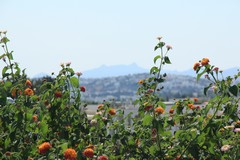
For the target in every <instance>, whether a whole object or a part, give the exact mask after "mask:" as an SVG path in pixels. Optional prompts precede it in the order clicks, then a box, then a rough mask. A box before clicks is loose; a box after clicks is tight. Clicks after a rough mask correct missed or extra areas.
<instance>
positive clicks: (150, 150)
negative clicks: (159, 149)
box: [149, 146, 156, 156]
mask: <svg viewBox="0 0 240 160" xmlns="http://www.w3.org/2000/svg"><path fill="white" fill-rule="evenodd" d="M149 152H150V154H151V155H152V156H154V154H155V152H156V147H155V146H151V147H150V148H149Z"/></svg>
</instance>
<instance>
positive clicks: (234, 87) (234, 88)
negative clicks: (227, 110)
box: [229, 85, 238, 96]
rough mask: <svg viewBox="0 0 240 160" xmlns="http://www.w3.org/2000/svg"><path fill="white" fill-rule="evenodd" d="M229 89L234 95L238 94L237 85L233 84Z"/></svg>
mask: <svg viewBox="0 0 240 160" xmlns="http://www.w3.org/2000/svg"><path fill="white" fill-rule="evenodd" d="M229 91H230V92H231V93H232V94H233V95H234V96H237V95H238V87H237V86H236V85H233V86H231V87H230V88H229Z"/></svg>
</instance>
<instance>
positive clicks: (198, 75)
mask: <svg viewBox="0 0 240 160" xmlns="http://www.w3.org/2000/svg"><path fill="white" fill-rule="evenodd" d="M206 72H207V69H206V68H205V69H204V70H203V71H202V72H201V73H199V74H197V81H198V80H199V79H200V78H201V77H202V75H203V74H205V73H206Z"/></svg>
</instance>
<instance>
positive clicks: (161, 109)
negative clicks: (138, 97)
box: [155, 106, 164, 114]
mask: <svg viewBox="0 0 240 160" xmlns="http://www.w3.org/2000/svg"><path fill="white" fill-rule="evenodd" d="M155 112H156V113H158V114H163V113H164V109H163V108H162V107H161V106H160V107H157V108H155Z"/></svg>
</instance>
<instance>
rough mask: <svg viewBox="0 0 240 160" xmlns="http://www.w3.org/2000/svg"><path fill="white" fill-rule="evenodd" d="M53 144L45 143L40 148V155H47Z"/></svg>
mask: <svg viewBox="0 0 240 160" xmlns="http://www.w3.org/2000/svg"><path fill="white" fill-rule="evenodd" d="M51 147H52V146H51V144H50V143H49V142H44V143H42V144H41V145H40V146H39V147H38V152H39V153H40V154H45V153H47V151H48V150H49V149H50V148H51Z"/></svg>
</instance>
